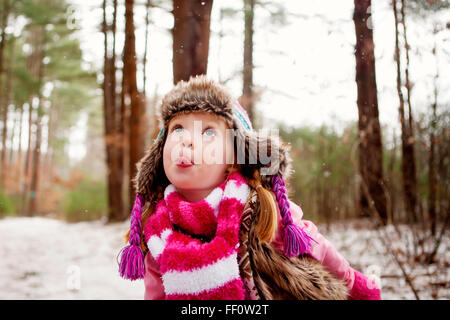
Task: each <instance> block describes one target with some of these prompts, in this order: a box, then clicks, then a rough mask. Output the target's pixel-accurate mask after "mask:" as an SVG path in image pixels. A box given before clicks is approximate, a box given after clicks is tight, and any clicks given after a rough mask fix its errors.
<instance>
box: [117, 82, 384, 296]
mask: <svg viewBox="0 0 450 320" xmlns="http://www.w3.org/2000/svg"><path fill="white" fill-rule="evenodd" d="M161 116H162V119H161V121H162V129H161V131H160V133H159V135H158V137H157V139H156V140H155V142H154V144H153V145H152V146H151V148H150V149H149V150H148V152H147V154H146V155H145V156H144V157H143V158H142V160H141V161H140V162H139V164H138V173H137V175H136V177H135V179H134V183H135V185H136V191H137V195H136V200H135V204H134V207H133V211H132V215H131V227H130V230H129V234H128V235H127V236H128V241H129V245H128V246H127V247H125V248H124V249H122V251H121V261H120V265H119V269H120V270H119V272H120V275H121V276H122V277H124V278H126V279H130V280H135V279H140V278H144V283H145V299H233V300H236V299H380V290H379V289H378V288H377V287H376V285H375V283H374V282H373V281H372V280H370V279H369V278H367V277H365V276H364V275H363V274H361V273H359V272H358V271H356V270H354V269H353V268H351V267H350V265H349V263H348V262H347V261H346V260H345V259H344V258H343V257H342V256H341V255H340V254H339V253H338V252H337V251H336V250H335V249H334V247H333V246H332V245H331V244H330V242H329V241H327V240H326V239H325V238H324V237H323V236H322V235H321V234H320V233H319V232H318V231H317V228H316V226H315V225H314V224H313V223H311V222H310V221H307V220H303V219H302V216H303V212H302V210H301V209H300V207H299V206H297V205H296V204H294V203H293V202H291V201H289V200H288V198H287V192H286V188H285V183H284V181H285V180H286V179H287V178H288V176H289V173H290V158H289V154H288V146H287V145H286V144H284V143H282V142H281V141H280V140H279V139H276V138H275V137H273V136H264V135H262V134H260V133H256V132H255V131H254V130H253V128H252V124H251V122H250V120H249V118H248V117H247V114H246V112H245V111H244V110H243V109H242V107H241V106H240V105H239V104H238V103H237V102H235V101H233V99H232V98H231V96H230V95H229V94H228V93H227V91H226V90H225V89H224V88H223V87H222V86H220V85H219V84H217V83H215V82H213V81H211V80H208V79H207V78H205V76H197V77H193V78H191V79H190V80H189V81H188V82H184V81H181V82H179V83H178V84H177V85H176V86H175V87H174V88H173V89H172V91H170V92H169V93H168V94H167V95H166V96H165V97H164V98H163V101H162V105H161ZM143 211H144V213H143V214H142V212H143ZM142 227H143V228H142ZM142 229H143V232H142Z"/></svg>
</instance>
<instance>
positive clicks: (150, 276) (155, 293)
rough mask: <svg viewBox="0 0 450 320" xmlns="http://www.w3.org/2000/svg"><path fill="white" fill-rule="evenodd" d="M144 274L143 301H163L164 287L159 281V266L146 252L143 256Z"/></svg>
mask: <svg viewBox="0 0 450 320" xmlns="http://www.w3.org/2000/svg"><path fill="white" fill-rule="evenodd" d="M144 264H145V273H144V286H145V293H144V299H145V300H164V298H165V295H164V287H163V284H162V279H161V272H160V271H159V266H158V264H157V263H156V261H155V259H153V257H152V255H151V254H150V253H149V252H147V254H146V255H145V260H144Z"/></svg>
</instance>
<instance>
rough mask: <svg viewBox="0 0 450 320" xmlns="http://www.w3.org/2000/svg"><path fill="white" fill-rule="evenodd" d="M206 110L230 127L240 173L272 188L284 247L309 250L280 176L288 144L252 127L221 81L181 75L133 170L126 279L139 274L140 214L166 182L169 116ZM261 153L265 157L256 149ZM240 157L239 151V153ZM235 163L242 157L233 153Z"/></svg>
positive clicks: (284, 173) (285, 171)
mask: <svg viewBox="0 0 450 320" xmlns="http://www.w3.org/2000/svg"><path fill="white" fill-rule="evenodd" d="M191 112H208V113H211V114H215V115H217V116H219V117H220V118H222V119H224V120H225V122H226V123H227V124H228V126H229V127H230V128H232V129H234V133H235V135H236V143H235V146H236V147H235V151H237V152H238V153H239V150H242V153H241V155H242V156H243V157H244V158H245V159H241V160H244V164H243V165H242V166H241V173H242V174H243V175H244V176H245V177H247V178H252V176H253V172H254V170H255V169H258V170H259V171H260V176H261V183H262V184H263V185H264V187H267V188H271V189H273V191H274V193H275V195H276V199H277V202H278V206H279V208H280V212H281V216H282V219H283V226H284V229H283V238H284V243H285V253H286V255H288V256H296V255H299V254H303V253H305V252H308V251H309V249H310V241H309V240H310V238H309V236H308V235H307V234H306V233H305V232H304V231H303V230H301V229H300V228H298V227H297V226H296V225H294V224H293V223H292V218H291V214H290V210H289V202H288V200H287V194H286V188H285V184H284V180H285V179H288V178H289V176H290V173H291V165H290V164H291V159H290V157H289V146H288V145H287V144H285V143H283V142H282V141H281V140H280V139H279V138H278V137H276V136H273V135H267V134H261V133H257V132H256V131H255V130H253V127H252V124H251V121H250V119H249V118H248V116H247V113H246V112H245V110H244V109H243V108H242V107H241V106H240V105H239V103H238V102H237V101H236V100H235V99H233V98H232V96H231V95H230V94H229V93H228V92H227V90H226V89H225V88H224V87H223V86H222V85H220V84H218V83H216V82H214V81H212V80H209V79H207V78H206V76H204V75H201V76H195V77H191V78H190V79H189V81H187V82H186V81H180V82H179V83H178V84H177V85H176V86H175V87H174V88H173V89H172V90H171V91H170V92H169V93H167V94H166V95H165V96H164V98H163V99H162V103H161V110H160V123H161V127H162V129H161V131H160V133H159V135H158V137H157V138H156V140H155V141H154V143H153V145H152V146H151V147H150V148H149V149H148V150H147V152H146V154H145V156H144V157H143V158H142V159H141V160H140V161H139V163H138V164H137V169H138V170H137V174H136V176H135V178H134V179H133V182H134V185H135V188H136V193H137V195H136V201H135V205H134V207H133V211H132V216H131V227H130V245H129V246H127V247H126V248H124V249H123V250H122V252H121V253H122V257H121V262H120V274H121V276H122V277H124V278H128V279H131V280H134V279H137V278H142V277H143V272H144V267H143V253H142V250H141V249H140V247H139V243H140V236H141V221H140V220H141V214H142V208H143V206H144V204H145V203H146V202H149V203H150V204H151V205H156V203H157V202H158V201H159V200H160V199H161V195H162V194H163V192H164V189H165V188H166V186H167V185H169V184H170V182H169V181H168V179H167V177H166V174H165V172H164V167H163V148H164V144H165V141H166V138H167V131H168V126H169V122H170V120H171V119H172V118H173V117H174V116H175V115H179V114H181V113H191ZM262 147H263V148H266V150H264V151H265V152H263V151H261V148H262ZM260 154H262V155H264V156H265V157H264V159H263V158H261V157H260V156H259V155H260ZM238 157H239V156H238ZM238 163H241V161H239V159H238Z"/></svg>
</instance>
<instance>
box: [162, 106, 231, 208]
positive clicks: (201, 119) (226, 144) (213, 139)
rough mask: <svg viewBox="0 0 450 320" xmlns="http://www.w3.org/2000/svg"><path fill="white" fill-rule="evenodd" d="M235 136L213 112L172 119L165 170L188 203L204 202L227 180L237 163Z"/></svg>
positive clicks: (164, 161)
mask: <svg viewBox="0 0 450 320" xmlns="http://www.w3.org/2000/svg"><path fill="white" fill-rule="evenodd" d="M232 137H233V135H232V134H231V130H229V128H228V126H227V124H226V122H225V121H224V120H223V119H221V118H219V117H217V116H215V115H213V114H210V113H206V112H191V113H186V114H180V115H177V116H175V117H174V118H173V119H172V120H170V122H169V127H168V134H167V139H166V142H165V145H164V150H163V163H164V171H165V173H166V176H167V178H168V179H169V181H170V182H171V183H172V184H174V185H175V187H176V188H177V189H178V191H179V192H180V193H181V194H182V195H183V196H185V198H186V199H187V200H188V201H199V200H201V199H203V198H204V197H206V196H207V195H208V194H209V193H210V192H211V191H212V190H213V189H214V188H215V187H217V186H218V185H219V184H220V183H222V182H223V181H224V180H225V178H226V170H227V168H228V167H229V166H231V164H232V163H233V161H234V149H233V139H232Z"/></svg>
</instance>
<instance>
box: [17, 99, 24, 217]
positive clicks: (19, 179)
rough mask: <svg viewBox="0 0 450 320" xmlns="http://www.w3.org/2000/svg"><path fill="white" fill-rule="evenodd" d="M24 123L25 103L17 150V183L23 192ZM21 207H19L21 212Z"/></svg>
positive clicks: (21, 114) (21, 115)
mask: <svg viewBox="0 0 450 320" xmlns="http://www.w3.org/2000/svg"><path fill="white" fill-rule="evenodd" d="M22 124H23V104H22V105H21V106H20V121H19V149H18V150H17V154H18V156H17V171H18V172H17V183H18V184H19V186H18V190H19V192H23V190H22V173H23V166H22V165H23V164H22V162H23V159H22V158H23V152H22V150H23V148H22ZM20 211H21V209H19V212H20Z"/></svg>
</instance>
